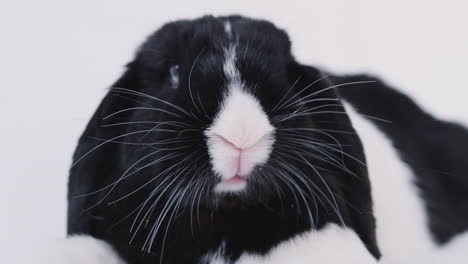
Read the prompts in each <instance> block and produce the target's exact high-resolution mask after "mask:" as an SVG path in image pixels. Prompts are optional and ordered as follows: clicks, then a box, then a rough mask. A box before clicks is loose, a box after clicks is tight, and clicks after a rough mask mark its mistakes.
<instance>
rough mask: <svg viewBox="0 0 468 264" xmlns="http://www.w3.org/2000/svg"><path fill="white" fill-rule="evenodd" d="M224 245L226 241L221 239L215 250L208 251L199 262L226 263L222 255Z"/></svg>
mask: <svg viewBox="0 0 468 264" xmlns="http://www.w3.org/2000/svg"><path fill="white" fill-rule="evenodd" d="M225 246H226V242H225V241H223V242H222V243H221V245H220V246H219V248H218V249H217V250H216V251H214V252H210V253H208V254H206V255H205V256H204V257H202V259H201V261H200V264H228V262H227V261H226V258H225V257H224V248H225Z"/></svg>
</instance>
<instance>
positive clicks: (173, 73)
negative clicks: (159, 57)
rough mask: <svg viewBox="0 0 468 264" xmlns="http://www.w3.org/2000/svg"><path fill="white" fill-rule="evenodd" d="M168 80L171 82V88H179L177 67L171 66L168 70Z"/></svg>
mask: <svg viewBox="0 0 468 264" xmlns="http://www.w3.org/2000/svg"><path fill="white" fill-rule="evenodd" d="M169 78H170V82H171V88H172V89H177V88H179V65H172V66H171V68H170V69H169Z"/></svg>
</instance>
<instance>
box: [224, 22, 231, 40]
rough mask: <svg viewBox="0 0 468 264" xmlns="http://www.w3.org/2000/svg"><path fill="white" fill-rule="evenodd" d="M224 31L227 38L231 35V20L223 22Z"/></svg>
mask: <svg viewBox="0 0 468 264" xmlns="http://www.w3.org/2000/svg"><path fill="white" fill-rule="evenodd" d="M224 32H226V34H227V35H228V37H229V38H231V37H232V27H231V22H229V21H226V22H224Z"/></svg>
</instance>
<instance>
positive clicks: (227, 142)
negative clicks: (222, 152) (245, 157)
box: [216, 134, 246, 151]
mask: <svg viewBox="0 0 468 264" xmlns="http://www.w3.org/2000/svg"><path fill="white" fill-rule="evenodd" d="M216 136H217V137H218V138H219V139H221V141H223V142H224V143H225V144H227V145H229V146H231V147H233V148H234V149H236V150H238V151H243V150H245V149H246V148H245V147H239V146H238V145H237V144H235V143H234V142H232V141H231V140H229V139H227V138H225V137H223V136H221V135H218V134H216Z"/></svg>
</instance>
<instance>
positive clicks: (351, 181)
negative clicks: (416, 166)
mask: <svg viewBox="0 0 468 264" xmlns="http://www.w3.org/2000/svg"><path fill="white" fill-rule="evenodd" d="M289 74H290V76H289V79H290V81H291V82H294V80H295V79H297V78H299V76H300V78H301V79H302V80H301V81H302V82H303V84H305V85H307V84H310V83H315V84H314V85H316V87H320V88H315V89H324V90H325V91H326V93H329V95H330V96H337V93H336V91H335V90H334V89H330V90H326V88H327V87H333V86H335V85H337V84H338V83H334V79H333V78H330V77H332V76H331V75H328V74H326V73H323V72H321V71H320V70H317V69H316V68H314V67H310V66H305V65H300V64H297V63H293V64H291V65H290V67H289ZM314 91H315V90H314ZM326 97H328V95H327V96H326ZM339 111H345V108H344V107H343V108H342V109H340V110H339ZM332 118H335V119H336V120H334V121H333V122H331V123H333V124H331V125H332V126H336V127H333V128H332V130H336V131H338V130H346V132H347V133H346V134H343V133H333V132H330V133H332V134H333V136H334V137H335V138H336V139H337V140H338V141H339V143H340V145H342V151H343V152H345V153H347V154H348V155H344V156H343V161H344V164H345V165H346V166H345V167H346V169H347V171H341V172H340V173H342V174H343V175H338V176H337V177H336V178H334V179H333V180H334V181H335V183H336V184H335V185H336V186H334V188H335V190H334V191H336V192H337V193H339V194H340V196H341V198H343V199H338V200H341V201H338V200H337V202H338V206H339V207H340V208H339V210H340V211H341V214H342V217H343V220H344V224H345V225H346V226H347V227H350V228H352V229H354V231H355V232H356V233H357V234H358V236H359V237H360V239H361V240H362V241H363V243H364V244H365V246H366V247H367V249H368V250H369V252H370V253H371V254H372V255H373V256H374V257H376V258H379V257H380V250H379V248H378V245H377V241H376V227H375V218H374V214H373V209H372V196H371V185H370V179H369V176H368V171H367V167H366V164H365V162H366V159H365V154H364V148H363V146H362V143H361V139H360V138H359V135H357V133H356V131H355V130H354V128H353V126H352V123H351V120H350V119H349V117H348V116H347V115H335V116H333V117H332ZM329 123H330V122H329ZM330 180H331V179H330Z"/></svg>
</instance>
